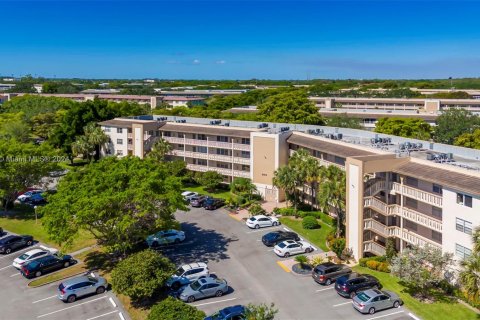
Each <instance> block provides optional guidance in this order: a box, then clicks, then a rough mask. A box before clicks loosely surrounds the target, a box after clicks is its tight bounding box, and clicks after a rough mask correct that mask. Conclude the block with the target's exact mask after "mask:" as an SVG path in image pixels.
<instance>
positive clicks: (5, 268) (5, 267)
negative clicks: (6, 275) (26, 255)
mask: <svg viewBox="0 0 480 320" xmlns="http://www.w3.org/2000/svg"><path fill="white" fill-rule="evenodd" d="M11 267H12V266H6V267H3V268H1V269H0V270H5V269H8V268H11Z"/></svg>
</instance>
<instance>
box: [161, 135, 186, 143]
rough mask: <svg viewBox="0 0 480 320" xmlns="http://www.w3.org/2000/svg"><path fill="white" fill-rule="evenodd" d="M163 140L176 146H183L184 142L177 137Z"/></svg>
mask: <svg viewBox="0 0 480 320" xmlns="http://www.w3.org/2000/svg"><path fill="white" fill-rule="evenodd" d="M163 139H164V140H165V141H168V142H170V143H177V144H183V143H184V142H185V139H184V138H177V137H163Z"/></svg>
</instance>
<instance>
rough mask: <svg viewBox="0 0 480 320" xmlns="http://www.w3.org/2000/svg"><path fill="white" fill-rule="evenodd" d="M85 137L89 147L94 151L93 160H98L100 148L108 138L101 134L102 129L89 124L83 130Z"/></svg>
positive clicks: (103, 133)
mask: <svg viewBox="0 0 480 320" xmlns="http://www.w3.org/2000/svg"><path fill="white" fill-rule="evenodd" d="M84 132H85V136H86V137H87V141H88V143H89V145H90V147H91V148H92V149H93V150H95V159H97V160H98V159H99V158H100V148H101V147H102V146H103V145H105V144H106V143H107V142H108V140H109V137H108V136H107V135H106V134H105V132H103V130H102V128H100V127H98V126H97V125H95V123H93V122H91V123H89V124H87V126H86V127H85V128H84Z"/></svg>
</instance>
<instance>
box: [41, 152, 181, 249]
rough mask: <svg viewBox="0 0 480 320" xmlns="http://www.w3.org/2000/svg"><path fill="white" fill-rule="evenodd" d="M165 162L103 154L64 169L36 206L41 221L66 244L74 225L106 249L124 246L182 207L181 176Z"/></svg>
mask: <svg viewBox="0 0 480 320" xmlns="http://www.w3.org/2000/svg"><path fill="white" fill-rule="evenodd" d="M172 172H173V170H172V168H170V164H169V163H163V164H159V163H158V162H156V161H154V160H151V159H145V160H143V159H139V158H137V157H125V158H122V159H118V158H116V157H107V158H104V159H102V160H100V161H99V162H96V163H91V164H90V165H88V166H86V167H84V168H82V169H79V170H76V171H72V172H70V173H69V174H68V175H66V176H65V177H64V178H63V179H62V180H61V181H60V183H59V185H58V192H57V193H56V194H54V195H52V196H50V197H49V198H48V201H49V203H48V204H47V205H46V206H45V207H43V208H41V213H43V214H44V220H43V225H44V226H45V228H46V230H47V232H48V234H49V235H50V237H51V238H52V239H53V240H54V241H56V242H57V243H63V244H66V245H68V244H70V243H71V242H72V240H73V239H74V237H75V236H76V234H77V233H78V230H79V229H84V230H87V231H89V232H90V233H91V234H92V235H93V236H94V237H95V238H96V239H97V241H98V243H99V244H101V245H104V246H106V247H107V249H109V250H110V251H112V252H125V251H126V250H128V249H130V248H132V247H133V246H134V245H135V243H136V242H138V241H140V240H143V239H145V238H146V236H147V235H149V234H152V233H154V232H156V231H158V230H159V229H168V228H170V227H172V226H175V225H176V222H175V220H174V216H173V213H174V212H175V211H176V210H177V209H185V207H184V202H183V198H182V196H181V195H180V192H179V190H181V187H182V185H181V178H180V177H177V176H175V175H172Z"/></svg>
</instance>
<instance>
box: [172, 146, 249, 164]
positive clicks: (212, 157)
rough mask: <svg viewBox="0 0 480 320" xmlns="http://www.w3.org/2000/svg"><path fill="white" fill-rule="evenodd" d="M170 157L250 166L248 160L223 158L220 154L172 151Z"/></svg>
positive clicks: (230, 157)
mask: <svg viewBox="0 0 480 320" xmlns="http://www.w3.org/2000/svg"><path fill="white" fill-rule="evenodd" d="M170 154H171V155H174V156H178V157H186V158H194V159H208V160H214V161H222V162H228V163H238V164H245V165H250V159H249V158H241V157H232V156H224V155H220V154H207V153H203V152H193V151H183V150H176V149H174V150H172V151H170Z"/></svg>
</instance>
